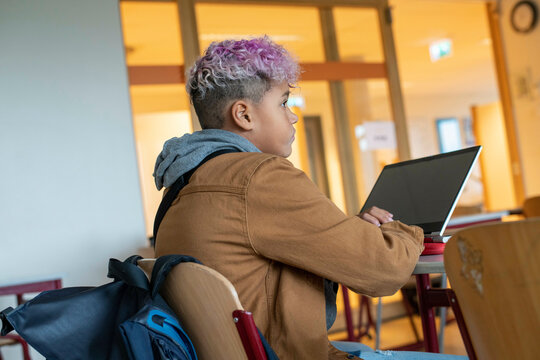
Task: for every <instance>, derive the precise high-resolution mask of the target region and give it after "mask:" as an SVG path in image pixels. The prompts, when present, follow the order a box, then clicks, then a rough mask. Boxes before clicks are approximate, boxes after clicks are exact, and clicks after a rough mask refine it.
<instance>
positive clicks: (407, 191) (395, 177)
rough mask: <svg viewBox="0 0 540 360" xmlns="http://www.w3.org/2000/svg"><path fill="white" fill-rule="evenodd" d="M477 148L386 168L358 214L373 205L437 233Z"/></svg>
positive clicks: (403, 220) (427, 231)
mask: <svg viewBox="0 0 540 360" xmlns="http://www.w3.org/2000/svg"><path fill="white" fill-rule="evenodd" d="M480 148H481V147H480V146H475V147H472V148H468V149H464V150H458V151H453V152H449V153H445V154H440V155H435V156H429V157H425V158H421V159H416V160H410V161H404V162H400V163H397V164H392V165H387V166H385V167H384V169H383V171H382V172H381V174H380V175H379V178H378V179H377V182H376V183H375V185H374V186H373V189H372V190H371V193H370V195H369V197H368V199H367V200H366V203H365V204H364V207H363V208H362V211H364V210H365V209H368V208H370V207H371V206H377V207H379V208H382V209H385V210H388V211H390V212H391V213H392V214H393V215H394V219H395V220H400V221H401V222H403V223H405V224H409V225H418V226H420V227H422V228H423V229H424V233H427V234H429V233H433V232H439V231H441V230H442V228H443V225H444V224H445V222H446V221H447V218H449V216H450V215H451V214H450V212H451V211H452V210H453V207H454V203H455V202H456V201H457V198H458V196H459V194H460V192H461V188H462V185H464V182H465V181H466V179H467V177H468V175H469V172H470V169H471V168H472V165H473V163H474V161H475V159H476V157H477V154H478V152H479V151H480Z"/></svg>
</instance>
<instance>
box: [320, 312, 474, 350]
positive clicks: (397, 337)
mask: <svg viewBox="0 0 540 360" xmlns="http://www.w3.org/2000/svg"><path fill="white" fill-rule="evenodd" d="M413 320H414V322H415V324H416V328H417V329H418V331H419V333H420V337H421V336H422V325H421V322H420V317H419V316H414V318H413ZM437 329H439V322H438V319H437ZM370 334H371V339H370V338H368V337H367V336H366V337H363V338H362V340H361V342H362V343H363V344H366V345H369V346H371V347H372V348H375V338H374V336H375V330H373V331H370ZM329 337H330V340H343V339H344V338H345V337H346V333H345V332H339V333H334V334H330V336H329ZM412 342H416V338H415V335H414V332H413V330H412V327H411V324H410V322H409V319H408V318H407V317H401V318H398V319H395V320H389V321H385V322H383V324H382V326H381V339H380V348H381V349H383V350H391V349H393V348H395V347H397V346H400V345H405V344H409V343H412ZM418 351H422V350H418ZM441 352H442V353H445V354H453V355H467V352H466V351H465V347H464V345H463V341H462V340H461V335H460V333H459V329H458V326H457V323H456V322H455V321H452V322H450V323H448V324H447V325H446V327H445V331H444V346H443V347H442V351H441Z"/></svg>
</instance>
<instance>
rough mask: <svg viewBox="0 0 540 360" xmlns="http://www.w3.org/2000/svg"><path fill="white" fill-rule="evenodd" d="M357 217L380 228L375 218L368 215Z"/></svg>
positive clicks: (363, 214)
mask: <svg viewBox="0 0 540 360" xmlns="http://www.w3.org/2000/svg"><path fill="white" fill-rule="evenodd" d="M358 217H359V218H360V219H362V220H365V221H367V222H369V223H371V224H373V225H377V226H381V223H380V222H379V220H377V218H376V217H375V216H372V215H370V214H368V213H365V212H364V213H361V214H359V215H358Z"/></svg>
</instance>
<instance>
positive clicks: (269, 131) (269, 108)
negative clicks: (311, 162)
mask: <svg viewBox="0 0 540 360" xmlns="http://www.w3.org/2000/svg"><path fill="white" fill-rule="evenodd" d="M288 100H289V85H288V84H287V82H283V83H279V84H277V85H275V86H273V87H272V88H271V89H270V90H268V91H267V92H266V94H265V95H264V97H263V98H262V100H261V102H260V103H258V104H253V103H252V104H251V105H252V106H253V107H252V111H251V116H252V120H253V130H252V132H251V134H250V139H249V140H251V142H252V143H253V144H254V145H255V146H256V147H257V148H258V149H259V150H261V151H262V152H264V153H268V154H274V155H278V156H283V157H288V156H289V155H291V152H292V143H293V141H294V133H295V132H296V130H295V129H294V126H293V125H294V124H295V123H296V122H297V121H298V116H296V115H295V114H294V113H293V112H292V111H291V109H289V107H288V106H287V101H288Z"/></svg>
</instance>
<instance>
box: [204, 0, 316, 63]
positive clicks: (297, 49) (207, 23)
mask: <svg viewBox="0 0 540 360" xmlns="http://www.w3.org/2000/svg"><path fill="white" fill-rule="evenodd" d="M195 10H196V14H197V24H198V27H199V29H198V30H199V43H200V47H201V51H203V50H204V49H206V48H207V47H208V45H209V44H210V43H211V42H212V41H221V40H225V39H242V38H249V37H254V36H261V35H264V34H267V35H269V36H270V37H271V38H272V39H273V40H274V41H275V42H277V43H279V44H281V45H284V46H285V47H286V48H287V49H288V50H290V51H291V52H293V53H294V54H295V55H296V56H298V57H299V59H300V61H301V62H322V61H324V49H323V42H322V36H321V30H320V22H319V13H318V10H317V8H315V7H294V6H266V5H218V4H197V5H196V6H195ZM231 19H235V20H234V21H231Z"/></svg>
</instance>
